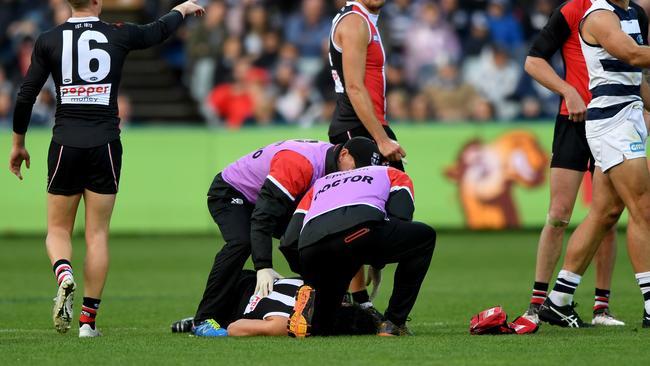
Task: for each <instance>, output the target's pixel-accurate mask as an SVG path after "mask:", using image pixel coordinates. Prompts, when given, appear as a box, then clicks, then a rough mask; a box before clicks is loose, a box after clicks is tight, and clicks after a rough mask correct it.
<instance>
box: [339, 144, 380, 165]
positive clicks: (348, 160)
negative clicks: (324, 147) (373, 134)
mask: <svg viewBox="0 0 650 366" xmlns="http://www.w3.org/2000/svg"><path fill="white" fill-rule="evenodd" d="M337 149H338V150H339V151H338V154H337V158H336V162H337V165H338V169H339V170H341V171H345V170H351V169H355V168H361V167H364V166H368V165H379V164H380V163H381V154H380V153H379V148H378V147H377V144H375V142H374V141H372V140H371V139H369V138H366V137H353V138H351V139H349V140H348V141H347V142H346V143H345V144H343V145H339V146H337Z"/></svg>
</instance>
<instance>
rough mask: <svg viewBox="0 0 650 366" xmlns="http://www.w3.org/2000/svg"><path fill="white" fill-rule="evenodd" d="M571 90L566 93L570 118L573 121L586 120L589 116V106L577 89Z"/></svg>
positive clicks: (565, 99) (565, 98) (565, 97)
mask: <svg viewBox="0 0 650 366" xmlns="http://www.w3.org/2000/svg"><path fill="white" fill-rule="evenodd" d="M570 90H571V91H570V92H568V93H567V94H566V95H564V101H565V102H566V107H567V109H568V110H569V120H570V121H573V122H584V120H585V117H586V116H587V106H586V105H585V102H584V100H582V97H581V96H580V94H578V92H577V91H576V90H575V89H573V88H572V89H570Z"/></svg>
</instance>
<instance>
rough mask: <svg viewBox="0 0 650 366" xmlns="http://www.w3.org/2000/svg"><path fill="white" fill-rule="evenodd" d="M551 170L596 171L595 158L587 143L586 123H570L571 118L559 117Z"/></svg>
mask: <svg viewBox="0 0 650 366" xmlns="http://www.w3.org/2000/svg"><path fill="white" fill-rule="evenodd" d="M551 168H564V169H570V170H576V171H579V172H585V171H587V170H589V171H592V172H593V171H594V157H593V156H592V155H591V150H590V149H589V144H588V143H587V137H586V135H585V123H584V122H573V121H570V120H569V116H564V115H558V116H557V118H556V120H555V130H554V131H553V157H552V158H551Z"/></svg>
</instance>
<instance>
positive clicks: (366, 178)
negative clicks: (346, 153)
mask: <svg viewBox="0 0 650 366" xmlns="http://www.w3.org/2000/svg"><path fill="white" fill-rule="evenodd" d="M390 187H391V184H390V178H389V177H388V167H386V166H368V167H364V168H359V169H354V170H349V171H347V172H337V173H332V174H329V175H326V176H324V177H323V178H320V179H318V180H317V181H316V183H314V188H313V189H314V192H313V197H312V200H311V206H310V207H309V211H308V212H307V215H305V219H304V221H303V226H302V227H303V228H304V227H305V225H307V223H308V222H309V221H310V220H312V219H313V218H315V217H318V216H320V215H323V214H325V213H327V212H330V211H333V210H336V209H338V208H341V207H345V206H357V205H366V206H371V207H374V208H376V209H377V210H379V211H381V212H382V213H383V214H384V215H386V201H388V196H389V195H390Z"/></svg>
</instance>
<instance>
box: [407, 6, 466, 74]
mask: <svg viewBox="0 0 650 366" xmlns="http://www.w3.org/2000/svg"><path fill="white" fill-rule="evenodd" d="M460 51H461V50H460V43H459V40H458V37H457V36H456V34H454V32H453V31H452V29H451V28H450V27H449V25H448V24H447V22H446V21H445V20H444V18H443V17H442V14H441V13H440V8H439V7H438V5H437V4H436V3H433V2H427V3H423V4H422V5H421V7H420V8H419V9H418V19H417V21H416V22H415V23H414V24H413V25H412V27H411V28H410V29H409V30H408V37H407V38H406V40H405V53H404V67H405V69H406V75H407V78H408V80H409V82H410V83H412V84H417V85H421V84H422V83H423V82H427V81H431V80H432V79H433V77H434V76H435V73H436V69H437V68H438V67H439V66H440V65H443V64H446V63H449V62H456V61H458V60H459V59H460Z"/></svg>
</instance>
